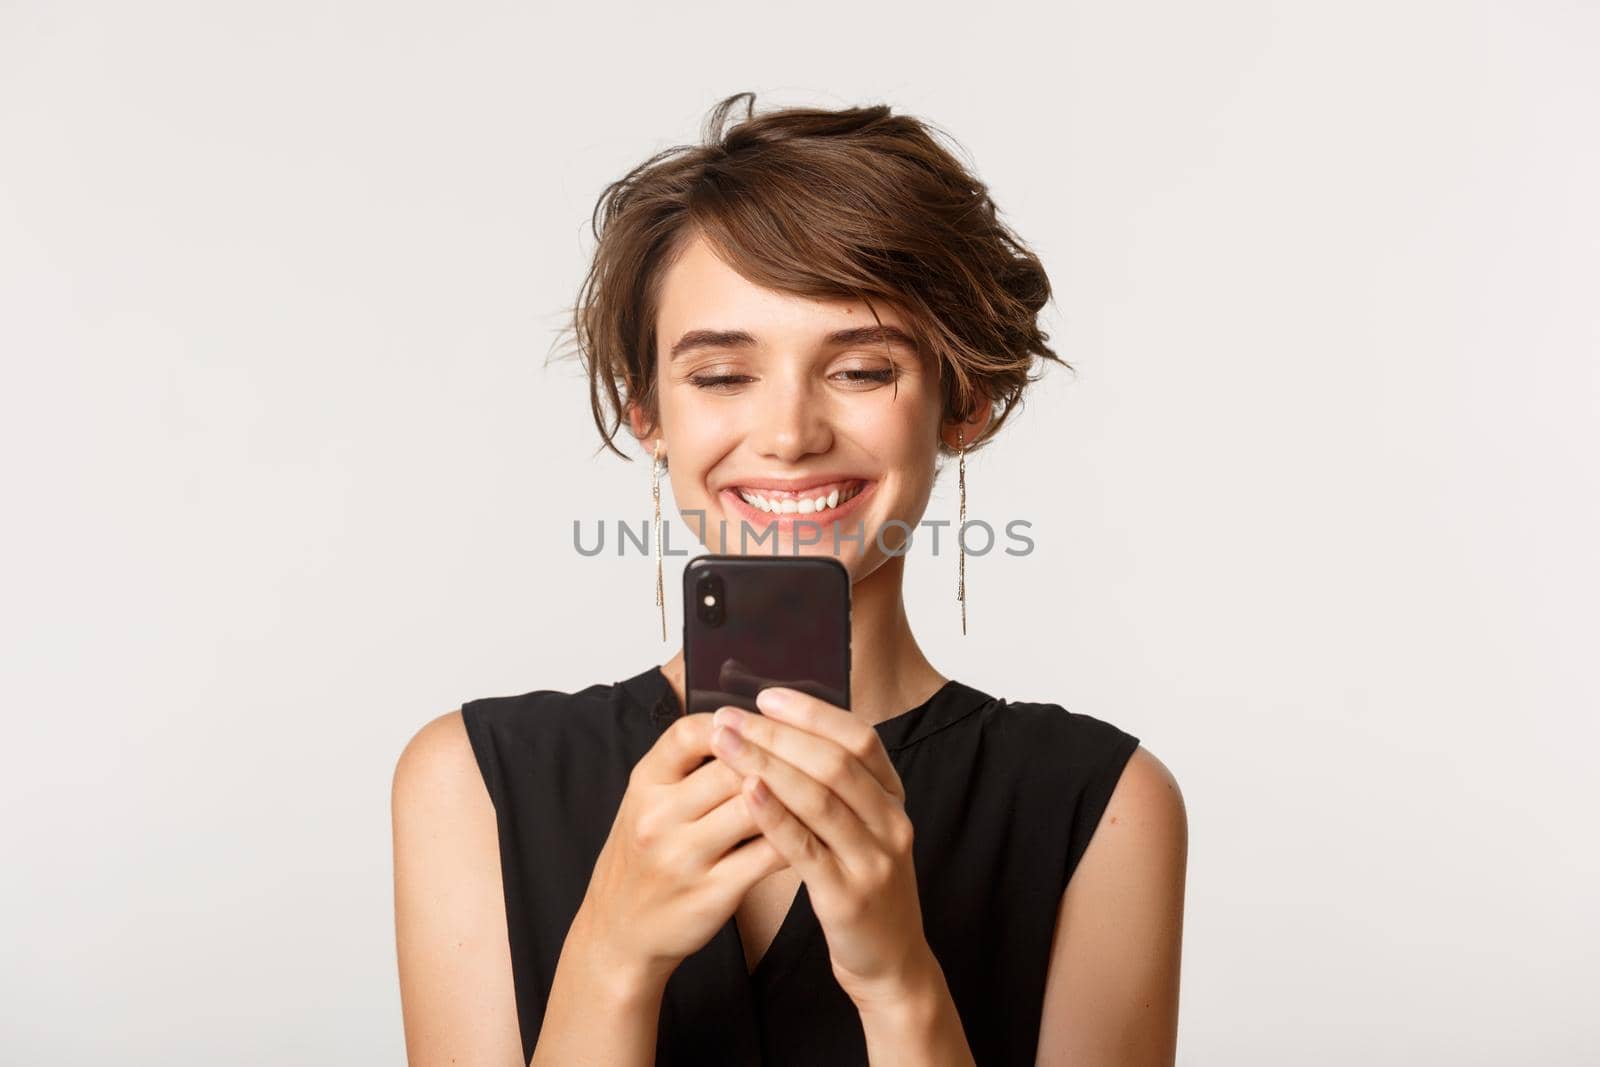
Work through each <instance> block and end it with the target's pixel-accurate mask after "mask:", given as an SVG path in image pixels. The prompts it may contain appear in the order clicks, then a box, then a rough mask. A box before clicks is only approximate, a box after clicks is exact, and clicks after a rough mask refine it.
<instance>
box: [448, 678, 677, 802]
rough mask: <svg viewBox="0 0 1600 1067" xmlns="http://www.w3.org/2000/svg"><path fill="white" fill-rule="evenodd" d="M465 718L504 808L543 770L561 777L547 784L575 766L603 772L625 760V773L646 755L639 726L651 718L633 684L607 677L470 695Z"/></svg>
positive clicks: (479, 758)
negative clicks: (574, 686)
mask: <svg viewBox="0 0 1600 1067" xmlns="http://www.w3.org/2000/svg"><path fill="white" fill-rule="evenodd" d="M461 721H462V723H463V725H465V727H466V730H467V737H468V739H469V740H470V741H471V743H472V751H473V755H474V756H475V757H476V758H477V761H478V769H479V770H480V771H481V772H482V773H483V779H484V783H485V784H486V785H487V786H488V788H489V795H490V796H491V797H492V798H494V801H495V805H496V807H503V806H504V805H505V804H506V803H507V801H508V800H509V799H510V798H513V797H516V796H523V795H527V794H528V792H529V791H530V788H531V787H533V786H534V785H535V781H534V779H536V778H537V777H539V776H541V775H554V776H556V777H555V778H554V779H553V780H552V779H549V778H546V780H545V782H544V785H545V786H549V785H552V784H558V783H559V782H561V781H563V780H565V779H566V777H567V776H568V775H570V774H571V773H572V769H573V768H576V767H585V768H588V769H589V771H590V772H592V773H599V772H601V771H602V770H604V769H607V768H616V767H619V766H620V767H621V768H622V770H623V773H624V774H625V773H626V770H627V769H629V768H631V766H632V763H633V761H634V760H636V759H637V758H638V755H640V754H641V753H642V750H640V749H639V743H640V739H641V738H642V737H643V734H642V730H641V726H642V725H643V726H648V721H649V720H648V714H647V712H646V710H645V709H642V708H641V707H640V706H639V704H638V701H637V700H636V699H635V698H634V696H633V695H632V694H631V692H630V691H629V689H628V686H627V683H612V684H604V683H601V684H595V685H591V686H588V687H587V688H584V689H580V690H577V691H574V692H566V691H563V690H556V689H536V690H533V691H531V692H527V693H521V694H518V695H515V696H499V697H484V698H481V699H477V700H469V701H467V702H466V703H464V704H463V705H462V706H461ZM645 747H648V743H647V741H646V742H645Z"/></svg>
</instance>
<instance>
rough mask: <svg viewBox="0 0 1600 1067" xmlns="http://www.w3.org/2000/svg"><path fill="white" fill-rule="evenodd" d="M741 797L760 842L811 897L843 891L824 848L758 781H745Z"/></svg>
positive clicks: (834, 861) (835, 863)
mask: <svg viewBox="0 0 1600 1067" xmlns="http://www.w3.org/2000/svg"><path fill="white" fill-rule="evenodd" d="M743 793H744V799H745V800H746V802H747V803H749V805H750V813H751V815H752V816H753V817H754V818H755V821H756V825H758V826H760V827H761V840H764V841H770V842H771V843H772V847H773V848H774V849H776V850H777V852H778V854H779V855H781V856H782V857H783V858H784V860H785V861H787V863H788V864H789V866H791V867H793V868H794V869H795V870H797V871H799V872H800V877H801V878H802V879H804V881H805V883H806V885H807V886H809V887H810V889H811V895H812V897H813V898H814V897H816V896H818V895H819V893H821V894H824V895H825V894H829V893H832V894H838V893H839V892H840V891H841V889H842V888H843V887H842V882H843V881H844V877H843V876H844V871H843V870H842V869H841V868H840V866H839V861H838V860H837V859H835V858H834V854H833V852H832V851H831V850H830V849H829V848H828V846H827V845H825V844H824V843H823V842H822V840H821V839H820V838H818V837H817V835H816V834H814V833H812V832H811V830H810V828H808V827H807V826H806V825H805V824H804V823H802V822H801V821H800V820H799V819H797V818H795V817H794V815H793V814H792V813H791V812H790V811H788V809H786V808H785V807H784V805H783V801H781V800H779V799H778V798H777V797H776V796H775V795H774V794H773V793H772V791H771V790H770V789H768V788H767V786H766V783H765V782H763V781H762V780H761V779H760V778H758V777H754V776H752V777H750V778H747V779H745V783H744V790H743Z"/></svg>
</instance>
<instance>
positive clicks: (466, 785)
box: [393, 94, 1187, 1067]
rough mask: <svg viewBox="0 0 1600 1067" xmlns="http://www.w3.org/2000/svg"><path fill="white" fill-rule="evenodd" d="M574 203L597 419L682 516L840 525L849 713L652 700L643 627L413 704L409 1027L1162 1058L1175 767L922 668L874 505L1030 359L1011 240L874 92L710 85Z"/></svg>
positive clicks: (923, 475)
mask: <svg viewBox="0 0 1600 1067" xmlns="http://www.w3.org/2000/svg"><path fill="white" fill-rule="evenodd" d="M740 100H744V101H745V102H746V103H747V104H748V105H750V106H748V108H747V111H746V115H745V117H744V119H743V120H742V121H740V122H739V123H738V124H736V125H734V126H732V127H731V128H728V129H724V127H725V126H726V123H727V118H728V111H729V109H730V108H731V107H732V106H733V105H734V104H736V103H737V102H738V101H740ZM600 209H601V210H597V217H596V225H595V234H596V237H597V238H598V248H597V251H596V254H595V260H594V264H593V267H592V269H591V272H590V274H589V277H588V279H587V280H586V282H585V285H584V287H583V290H582V292H581V294H580V300H579V302H578V306H577V308H576V315H575V338H576V341H577V343H578V349H579V351H580V353H581V355H582V356H583V359H584V362H585V364H586V366H587V369H588V372H589V375H590V385H591V390H590V392H591V397H590V399H591V403H592V406H593V408H594V413H595V417H596V420H597V422H598V424H599V426H600V430H601V433H602V435H603V437H604V438H605V440H606V441H607V442H608V443H610V442H614V440H615V438H616V436H617V434H618V432H619V431H620V429H621V427H622V425H623V424H624V423H626V424H627V426H628V428H629V429H630V430H631V432H632V435H633V436H634V437H636V438H637V439H638V441H639V442H640V443H641V444H642V446H643V448H644V451H645V453H646V454H647V455H648V456H652V457H657V458H659V459H660V460H662V461H664V462H665V464H666V469H667V471H668V473H669V476H670V478H671V487H672V496H673V498H674V499H675V501H676V503H677V505H678V506H679V508H680V509H681V510H683V511H685V512H686V513H687V512H689V511H691V510H697V511H700V512H703V513H704V516H705V522H704V523H703V524H702V523H701V522H700V520H699V519H698V518H697V519H696V520H695V521H694V522H692V523H690V524H689V528H690V529H691V530H696V531H698V530H701V529H704V530H706V531H707V532H708V534H709V535H715V533H716V531H717V530H718V528H719V526H720V525H721V524H722V523H723V522H724V521H725V523H726V526H725V527H724V528H726V529H727V530H730V531H737V530H738V529H739V528H740V523H741V522H743V523H747V524H750V526H752V527H754V528H757V529H762V530H765V528H766V527H767V526H769V525H775V527H776V530H777V535H778V537H779V538H780V539H781V542H780V551H783V552H787V551H789V550H790V548H791V543H790V541H789V539H790V538H793V537H794V536H795V523H796V521H797V520H799V519H802V518H805V519H808V520H809V521H811V522H813V523H821V524H822V525H823V526H824V528H826V529H828V530H830V532H838V531H839V530H840V528H844V531H845V532H844V533H843V534H841V535H840V537H839V539H838V540H837V542H836V543H837V548H838V551H837V556H838V558H839V559H840V560H841V562H843V563H844V565H845V566H846V567H847V568H848V570H849V572H850V576H851V580H852V583H853V588H852V615H851V624H852V657H853V662H852V672H851V676H852V689H851V694H850V704H851V710H850V711H848V712H847V711H844V710H842V709H840V708H837V707H833V706H831V705H829V704H826V703H824V702H822V701H820V700H817V699H815V698H813V697H809V696H806V695H804V694H801V693H798V692H795V691H792V690H784V689H768V690H765V691H763V693H762V694H761V696H760V698H759V704H760V707H761V710H762V712H763V713H764V714H761V715H752V714H748V713H743V714H741V713H738V712H737V710H736V709H724V710H723V711H719V712H718V713H716V714H715V715H712V714H704V713H698V714H687V715H686V714H683V713H682V712H681V710H680V709H681V708H682V707H683V706H684V703H683V702H684V687H683V662H682V655H681V653H679V654H678V655H675V656H673V657H672V658H671V659H670V660H668V661H667V662H666V663H665V664H663V665H661V666H659V667H656V666H652V667H649V668H648V669H646V670H643V671H642V672H639V673H635V674H632V675H631V676H630V677H628V678H627V679H626V680H624V681H621V682H617V683H615V684H601V685H594V686H591V687H589V688H588V689H585V690H583V691H581V692H577V693H559V692H552V691H535V692H530V693H527V694H524V695H521V696H516V697H501V698H493V699H486V700H476V701H470V702H468V703H467V704H465V705H464V706H463V708H462V709H461V710H460V711H454V712H451V713H449V714H447V715H444V716H441V717H440V718H438V719H435V720H433V721H432V722H430V723H428V724H427V725H426V726H424V727H423V728H422V729H421V730H420V731H419V732H418V733H417V735H416V737H415V738H414V739H413V740H412V741H411V743H410V744H409V745H408V746H407V747H406V750H405V752H404V753H403V754H402V755H401V757H400V760H399V765H398V766H397V768H396V771H395V778H394V793H393V806H394V835H395V836H394V847H395V908H396V922H397V931H398V942H399V963H400V984H401V994H402V1005H403V1010H404V1016H405V1029H406V1044H407V1048H408V1051H409V1054H410V1059H411V1062H412V1063H413V1064H427V1065H431V1064H446V1063H457V1064H506V1065H510V1064H522V1063H528V1062H531V1063H533V1064H536V1065H562V1067H565V1065H571V1064H606V1065H625V1064H649V1063H664V1064H695V1065H708V1064H740V1065H747V1064H768V1065H775V1064H828V1065H831V1067H837V1065H843V1064H857V1063H868V1062H870V1063H873V1064H894V1065H909V1064H935V1063H937V1064H961V1063H980V1064H1027V1063H1034V1062H1038V1063H1041V1064H1067V1063H1070V1064H1073V1065H1075V1067H1088V1065H1112V1064H1117V1065H1124V1064H1126V1065H1132V1064H1171V1063H1172V1062H1173V1060H1174V1056H1175V1046H1176V1034H1177V1014H1178V971H1179V955H1180V941H1181V930H1182V913H1183V893H1184V872H1185V865H1186V860H1187V821H1186V817H1185V813H1184V806H1183V801H1182V798H1181V796H1180V794H1179V791H1178V787H1177V784H1176V782H1175V781H1174V780H1173V778H1172V776H1171V774H1169V773H1168V771H1167V769H1166V768H1165V767H1164V766H1163V765H1162V764H1161V763H1160V762H1159V761H1158V760H1157V759H1156V758H1155V757H1154V756H1152V755H1151V754H1150V753H1149V752H1148V751H1146V750H1145V749H1144V748H1143V747H1141V746H1140V745H1139V743H1138V739H1137V738H1135V737H1133V736H1131V735H1129V734H1127V733H1125V732H1123V731H1122V730H1119V729H1118V728H1116V727H1115V726H1113V725H1111V724H1109V723H1107V722H1104V721H1101V720H1099V719H1096V718H1093V717H1090V716H1087V715H1082V714H1075V713H1071V712H1068V711H1066V710H1065V709H1063V708H1062V707H1060V706H1059V705H1056V704H1051V703H1032V702H1020V701H1008V700H1004V699H999V698H996V697H993V696H990V695H988V694H986V693H982V692H979V691H978V690H976V689H973V688H970V687H968V686H965V685H963V684H961V683H959V682H957V681H953V680H951V679H949V678H947V677H946V676H945V675H944V674H942V673H940V672H939V671H938V670H937V669H936V668H935V667H934V666H933V664H931V663H930V662H928V659H927V657H925V656H924V655H923V653H922V650H921V649H920V648H919V647H918V645H917V642H916V639H915V637H914V636H913V635H912V629H911V624H910V622H909V620H908V619H907V616H906V610H905V604H904V600H903V597H902V583H903V581H904V577H905V561H906V557H905V555H902V554H899V553H898V552H896V551H895V549H896V547H897V537H896V536H895V535H894V534H893V533H890V534H887V535H885V536H882V537H879V536H875V535H874V534H875V532H878V531H883V530H885V529H888V530H891V531H892V530H894V529H895V527H893V526H892V525H888V526H886V524H891V522H892V520H898V521H900V522H903V523H906V524H907V525H908V526H910V527H915V526H916V525H917V523H918V521H919V520H920V519H921V517H922V515H923V512H924V509H925V508H926V506H927V503H928V499H929V495H930V493H931V490H932V487H933V483H934V478H935V474H936V472H937V470H938V469H939V466H940V464H941V459H942V457H950V456H959V455H961V454H962V453H964V452H965V451H970V450H971V449H972V448H974V447H976V446H977V445H979V444H981V443H982V442H984V441H986V440H988V439H989V438H990V437H992V436H993V435H994V433H995V431H996V430H997V429H998V428H999V426H1000V425H1001V423H1002V422H1003V421H1004V419H1005V417H1006V415H1007V414H1009V413H1010V412H1011V411H1012V410H1014V408H1015V405H1016V403H1017V402H1018V400H1019V399H1020V397H1021V395H1022V392H1023V389H1024V387H1025V385H1026V384H1027V382H1028V381H1029V380H1030V369H1031V368H1032V367H1033V366H1034V365H1035V363H1036V361H1038V360H1053V361H1059V360H1058V359H1057V357H1056V355H1055V353H1053V352H1052V351H1051V350H1050V348H1049V347H1047V345H1046V344H1045V341H1046V339H1047V338H1046V335H1045V334H1044V333H1043V332H1042V331H1041V330H1040V329H1039V326H1038V324H1037V315H1038V313H1039V311H1040V309H1041V308H1042V307H1043V306H1044V304H1045V303H1046V301H1047V300H1048V298H1049V295H1050V290H1049V284H1048V281H1047V279H1046V276H1045V273H1044V270H1043V268H1042V266H1041V265H1040V263H1039V261H1038V259H1037V258H1036V257H1035V256H1034V255H1033V254H1032V253H1030V252H1029V251H1028V250H1027V249H1026V248H1025V247H1024V246H1023V245H1022V244H1021V243H1020V242H1019V241H1018V240H1017V239H1016V238H1015V237H1014V236H1013V235H1012V234H1011V233H1010V232H1009V231H1008V229H1007V228H1006V227H1005V226H1004V225H1003V224H1002V223H1001V222H1000V221H999V220H998V218H997V214H996V209H995V206H994V203H993V201H992V200H991V199H990V198H989V196H988V193H987V191H986V189H985V187H984V186H983V185H982V184H981V183H980V182H979V181H977V180H976V179H975V178H974V177H973V176H972V175H971V174H970V173H969V172H967V171H966V169H965V168H963V166H962V165H961V164H960V163H959V162H958V161H957V160H956V159H955V158H954V156H953V155H952V154H951V153H950V152H949V151H948V150H947V149H945V148H944V147H943V146H941V145H940V143H939V142H938V141H937V140H936V139H935V137H934V136H933V135H932V134H931V133H930V131H929V128H928V127H927V126H926V125H925V124H923V123H921V122H918V121H917V120H915V119H912V118H910V117H907V116H900V115H893V114H891V113H890V111H889V109H888V108H884V107H871V108H860V109H846V110H840V111H826V110H811V109H789V110H782V111H775V112H768V113H764V114H760V115H757V114H756V113H755V111H754V107H753V101H752V99H751V98H750V96H749V94H740V95H739V96H735V97H731V98H729V99H728V100H725V101H723V102H722V104H720V105H719V106H718V108H717V109H716V110H715V111H714V112H713V114H712V117H711V120H710V123H709V125H708V129H707V133H706V136H705V143H704V144H702V145H698V146H691V147H686V148H678V149H672V150H670V151H668V152H664V153H662V154H660V155H658V156H656V157H655V158H653V159H651V160H649V161H647V162H645V163H644V164H641V165H640V166H639V167H638V168H636V169H635V170H634V171H633V172H632V173H630V174H629V175H627V176H626V177H625V178H623V179H622V180H621V181H619V182H617V183H615V184H613V185H612V186H611V187H610V188H608V189H607V190H606V192H605V194H604V195H603V196H602V198H601V205H600ZM613 447H615V445H614V444H613ZM786 501H787V502H788V503H787V504H786V503H785V502H786ZM790 508H793V510H792V511H791V510H790ZM862 528H864V529H865V530H866V531H867V536H866V537H864V538H852V537H851V536H850V532H851V531H856V532H859V530H860V529H862ZM810 539H811V538H808V540H810ZM704 540H706V541H707V544H708V547H710V548H712V549H713V550H716V551H726V552H737V551H739V545H738V544H737V542H732V543H730V542H731V541H732V538H731V537H730V539H729V541H728V542H725V541H722V540H720V539H718V538H716V537H715V536H707V537H705V538H704ZM769 545H770V542H767V543H766V544H764V545H763V547H762V548H761V549H759V551H770V550H771V549H770V547H768V546H769ZM834 549H835V542H834V541H833V540H832V539H830V538H826V537H825V538H824V539H823V540H822V541H821V542H820V543H817V544H813V545H809V546H807V547H805V548H803V549H801V551H807V552H827V553H830V554H831V553H833V552H834ZM886 549H887V550H886ZM940 580H941V581H945V580H947V578H946V577H944V576H941V578H940ZM1046 621H1047V619H1045V618H1043V617H1041V618H1039V619H1028V620H1023V619H1019V620H1016V621H1015V624H1016V625H1037V624H1040V623H1043V622H1046Z"/></svg>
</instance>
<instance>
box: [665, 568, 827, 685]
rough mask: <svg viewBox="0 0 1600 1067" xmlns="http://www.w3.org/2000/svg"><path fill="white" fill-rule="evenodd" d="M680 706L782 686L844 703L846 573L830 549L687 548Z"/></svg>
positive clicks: (684, 576)
mask: <svg viewBox="0 0 1600 1067" xmlns="http://www.w3.org/2000/svg"><path fill="white" fill-rule="evenodd" d="M683 659H684V675H685V681H684V688H685V690H686V691H687V692H686V696H687V699H688V707H687V708H686V712H687V713H688V714H694V713H696V712H701V711H716V710H717V709H718V708H720V707H722V706H723V705H726V704H731V705H733V706H734V707H736V708H743V709H744V710H746V711H754V712H757V713H758V714H759V711H758V709H757V708H756V694H757V693H759V692H760V691H761V690H763V689H765V688H767V687H768V686H784V687H786V688H789V689H798V690H800V691H801V692H804V693H810V694H811V695H812V696H815V697H819V698H821V699H822V700H826V701H827V702H828V703H830V704H833V705H835V706H836V707H841V708H846V709H848V708H849V707H850V572H849V571H848V570H846V569H845V566H844V564H842V563H840V562H839V561H838V560H836V559H834V558H832V557H831V556H696V557H695V558H694V559H692V560H690V561H689V565H688V566H687V567H685V568H684V570H683Z"/></svg>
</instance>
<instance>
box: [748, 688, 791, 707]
mask: <svg viewBox="0 0 1600 1067" xmlns="http://www.w3.org/2000/svg"><path fill="white" fill-rule="evenodd" d="M793 699H794V690H792V689H785V688H783V687H782V686H776V685H774V686H769V687H768V688H766V689H763V690H761V692H759V693H757V694H756V707H758V708H760V709H761V710H762V711H777V712H782V711H783V710H784V709H785V708H787V707H788V706H789V702H790V701H791V700H793Z"/></svg>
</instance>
